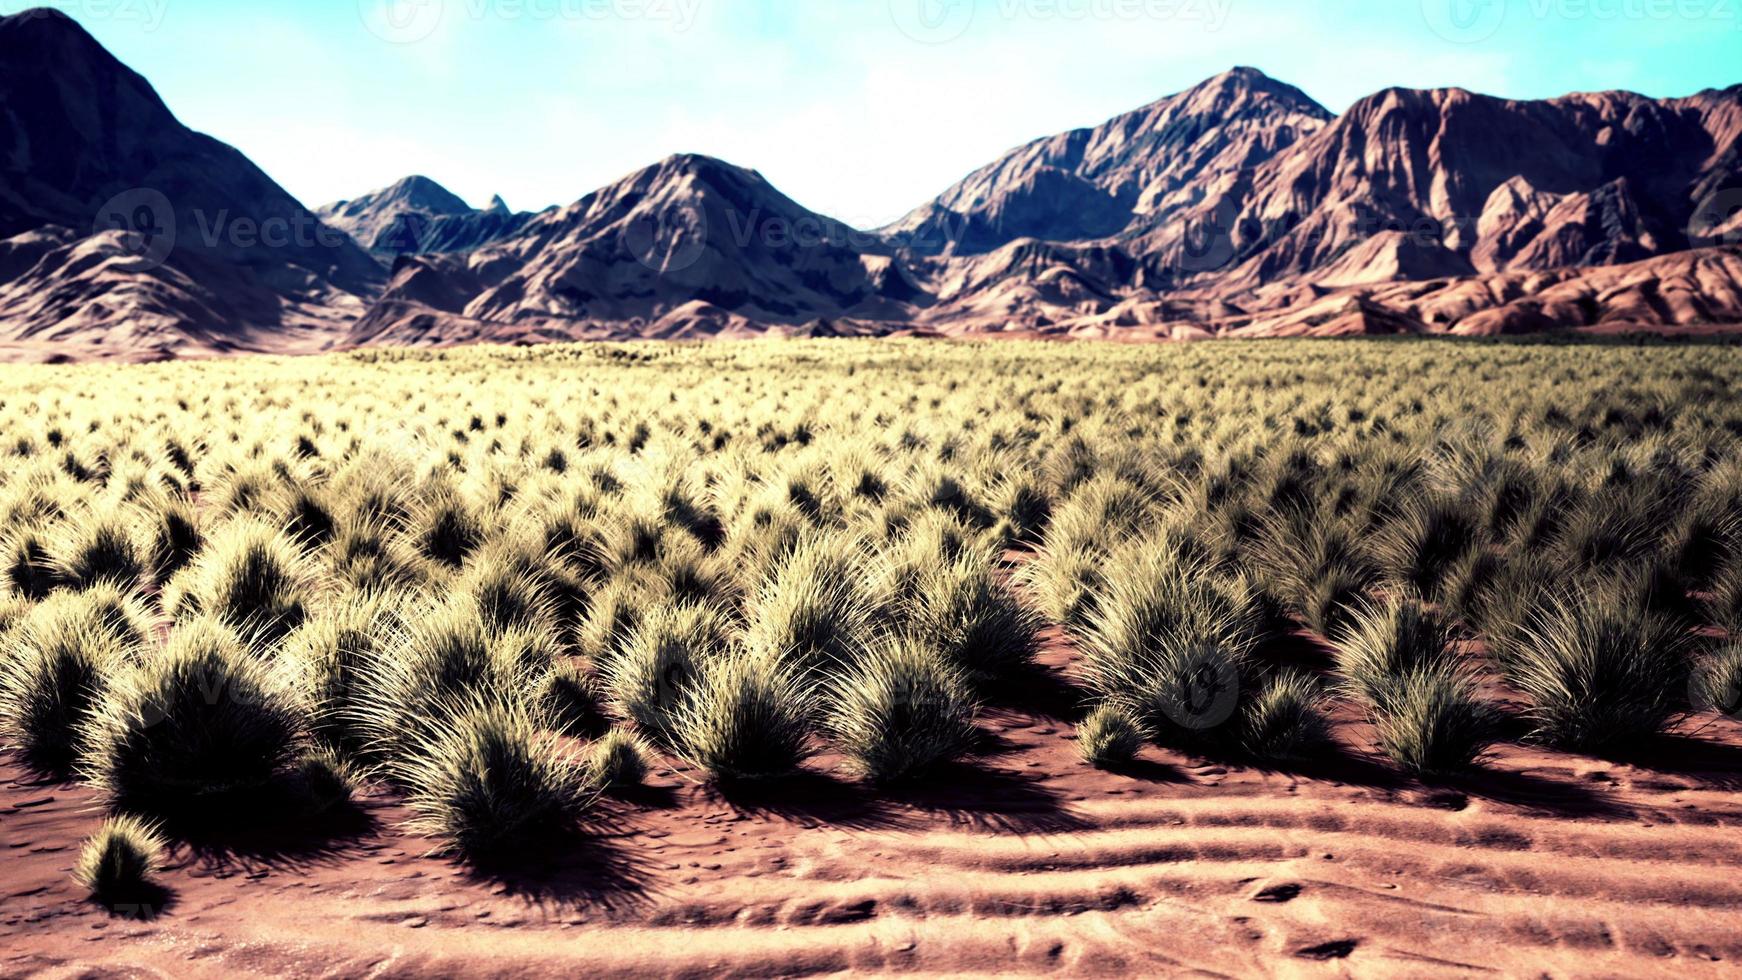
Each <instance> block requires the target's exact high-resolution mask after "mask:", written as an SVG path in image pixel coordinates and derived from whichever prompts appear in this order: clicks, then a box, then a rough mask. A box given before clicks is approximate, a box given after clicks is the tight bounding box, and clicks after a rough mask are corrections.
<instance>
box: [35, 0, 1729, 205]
mask: <svg viewBox="0 0 1742 980" xmlns="http://www.w3.org/2000/svg"><path fill="white" fill-rule="evenodd" d="M41 5H43V4H42V3H41V2H40V0H39V2H37V3H34V4H27V3H19V2H17V0H0V10H4V11H5V12H8V13H11V12H15V11H18V10H21V9H24V8H25V7H27V6H41ZM48 5H50V6H55V7H58V8H59V9H61V10H64V11H65V12H67V13H68V14H71V15H72V16H73V17H74V18H76V19H77V20H79V21H80V22H81V23H82V24H84V25H85V27H86V28H87V29H88V30H90V31H91V32H92V33H93V34H94V35H95V36H96V37H97V39H98V40H99V41H101V42H102V43H103V44H104V45H105V46H107V47H108V48H109V50H110V51H112V52H113V53H114V54H115V55H116V56H117V57H119V58H120V59H121V60H122V61H124V62H126V63H127V64H128V65H130V66H131V67H132V68H134V69H135V70H137V71H139V72H140V73H142V74H143V75H145V77H146V78H147V79H149V80H150V81H151V82H152V83H153V84H154V85H155V86H156V87H157V90H158V92H159V93H160V94H161V95H162V96H163V98H164V100H165V101H166V102H167V103H168V104H169V106H170V108H171V109H173V110H174V111H175V113H176V114H177V115H178V116H179V117H180V118H181V120H182V121H183V122H185V123H186V124H188V125H189V126H192V127H193V128H195V129H198V130H201V131H203V132H206V133H209V134H211V135H213V136H216V137H218V138H219V139H222V140H224V141H226V142H228V143H231V144H232V145H234V146H236V147H237V148H239V149H240V150H242V151H243V152H244V153H246V154H247V155H248V156H249V157H250V158H252V159H253V160H254V162H255V163H257V164H259V165H260V166H261V167H262V168H263V169H265V170H266V171H267V173H269V174H271V175H272V177H273V178H274V179H276V180H277V181H278V182H279V183H280V184H282V185H284V187H285V188H286V189H288V190H289V191H290V192H291V193H292V194H293V195H295V196H296V197H298V198H299V199H300V200H302V201H303V202H304V203H305V204H308V205H311V206H313V205H318V204H324V203H327V202H329V201H333V200H338V199H341V198H347V197H354V196H356V195H358V194H361V193H363V192H365V191H368V190H371V189H374V188H377V187H381V186H385V185H387V184H390V183H392V182H393V181H395V180H397V179H399V178H401V177H404V176H406V175H408V174H413V173H418V174H423V175H425V176H428V177H431V178H433V179H434V180H436V181H437V182H439V183H441V184H443V185H444V186H446V187H448V188H449V189H450V190H452V191H454V192H455V193H457V194H459V195H460V196H461V197H463V198H465V199H467V200H468V201H470V202H471V203H472V204H474V205H477V206H482V205H483V204H484V203H486V202H487V201H488V200H489V199H490V196H491V195H492V194H498V193H499V194H501V195H502V196H503V197H504V198H506V199H507V201H508V203H509V204H510V205H512V206H514V207H516V208H522V209H528V210H536V209H539V208H542V207H545V206H548V205H552V204H567V203H570V202H572V201H574V200H576V199H578V198H580V197H581V196H583V195H584V194H586V193H587V192H589V191H591V190H593V189H595V188H597V187H600V186H603V185H605V184H608V183H610V182H611V181H613V180H616V179H618V178H620V177H622V176H624V175H626V174H628V173H631V172H633V171H635V170H637V169H639V168H641V167H643V166H646V165H648V164H650V163H653V162H655V161H657V160H659V159H661V158H663V157H665V156H668V155H670V154H672V153H677V152H694V153H705V154H709V155H712V156H717V157H721V158H723V159H726V160H728V161H730V162H732V163H736V164H739V165H741V166H746V167H752V168H755V169H757V170H759V171H761V172H762V174H763V175H764V176H765V177H767V178H768V179H769V181H771V182H772V183H773V184H774V185H775V186H776V187H778V188H779V189H780V190H782V191H783V192H785V193H786V194H787V195H789V196H790V197H792V198H794V199H795V200H797V201H798V202H799V203H800V204H803V205H805V206H806V207H809V208H811V209H813V210H816V211H820V212H822V213H825V214H828V215H831V216H833V217H836V218H839V219H841V220H844V221H847V222H848V223H850V224H854V225H857V226H860V227H875V226H878V225H881V224H884V223H886V222H889V221H891V220H894V219H895V218H897V217H899V216H900V215H902V214H903V213H905V212H906V211H908V210H909V209H911V208H913V207H915V206H917V205H919V204H920V203H922V202H924V201H926V200H929V199H930V198H932V197H934V196H935V195H936V194H937V193H938V192H940V191H942V190H943V189H944V188H945V187H947V186H948V185H950V184H951V183H953V182H954V181H956V180H957V179H959V178H960V177H962V176H963V175H965V174H966V173H968V172H969V171H971V170H973V169H975V168H976V167H978V166H980V165H982V164H984V163H986V162H987V161H989V160H991V159H993V158H994V157H996V156H997V155H999V154H1000V153H1002V152H1004V151H1005V150H1007V149H1009V148H1010V147H1012V146H1015V145H1018V144H1020V143H1022V142H1025V141H1027V140H1030V139H1033V138H1036V137H1040V136H1046V135H1050V134H1052V133H1056V132H1061V131H1064V130H1067V129H1072V128H1076V127H1079V126H1090V125H1094V124H1096V123H1099V122H1101V121H1102V120H1104V119H1106V118H1108V117H1110V116H1113V115H1116V114H1118V113H1120V112H1123V111H1125V110H1128V109H1132V108H1135V107H1137V106H1140V105H1143V104H1146V103H1148V102H1151V101H1153V100H1155V99H1157V98H1160V97H1162V96H1164V95H1167V94H1170V93H1173V92H1177V91H1179V90H1181V89H1185V88H1188V87H1190V86H1192V85H1194V84H1196V83H1197V82H1200V81H1202V80H1203V79H1205V78H1207V77H1209V76H1211V75H1214V74H1217V73H1219V72H1221V71H1225V70H1226V69H1228V68H1230V67H1233V66H1235V65H1250V66H1253V67H1256V68H1259V69H1261V70H1263V71H1264V72H1266V73H1267V74H1269V75H1271V76H1272V77H1274V78H1278V79H1281V80H1283V81H1286V82H1289V83H1291V84H1293V85H1296V86H1298V87H1300V88H1301V89H1302V90H1304V91H1305V92H1306V93H1307V94H1308V95H1311V96H1312V97H1314V98H1315V99H1317V100H1318V101H1320V102H1321V103H1323V104H1324V105H1325V106H1326V107H1327V108H1329V109H1331V110H1333V111H1337V112H1340V111H1342V110H1343V109H1345V108H1347V107H1348V105H1349V104H1350V103H1352V102H1353V101H1355V100H1356V99H1359V98H1360V97H1362V96H1364V95H1368V94H1371V93H1373V92H1375V91H1378V90H1380V89H1383V88H1386V87H1390V86H1394V85H1401V86H1408V87H1440V86H1460V87H1463V88H1467V89H1472V90H1475V91H1478V92H1486V93H1490V94H1495V95H1503V96H1509V97H1515V98H1543V97H1550V96H1555V95H1561V94H1564V93H1566V92H1571V91H1590V90H1602V89H1617V88H1620V89H1630V90H1633V91H1638V92H1643V93H1645V94H1648V95H1652V96H1660V97H1663V96H1680V95H1688V94H1691V93H1693V92H1697V91H1699V90H1701V89H1704V88H1709V87H1720V88H1721V87H1726V86H1729V85H1733V84H1737V83H1739V82H1742V0H1297V2H1283V0H246V2H237V0H50V2H49V4H48Z"/></svg>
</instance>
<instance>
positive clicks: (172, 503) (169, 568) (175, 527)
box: [143, 499, 205, 582]
mask: <svg viewBox="0 0 1742 980" xmlns="http://www.w3.org/2000/svg"><path fill="white" fill-rule="evenodd" d="M144 520H145V522H146V524H145V528H144V531H143V538H144V554H145V563H146V566H147V567H148V568H149V569H150V571H151V575H152V577H153V578H155V579H156V580H157V581H159V582H167V581H169V580H170V579H171V578H172V577H173V576H174V575H175V574H176V573H177V572H180V571H181V570H182V569H183V568H186V567H187V565H188V563H189V562H191V561H193V560H194V556H195V555H197V554H199V552H200V549H201V548H202V547H204V545H205V535H204V534H202V533H201V531H200V519H199V514H198V513H197V512H196V511H195V510H194V507H193V505H192V504H190V503H188V502H187V501H185V500H181V499H170V500H166V501H163V502H162V503H160V504H158V505H156V506H154V507H151V508H149V509H148V510H146V511H145V517H144Z"/></svg>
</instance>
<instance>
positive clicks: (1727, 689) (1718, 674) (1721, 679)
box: [1693, 640, 1742, 719]
mask: <svg viewBox="0 0 1742 980" xmlns="http://www.w3.org/2000/svg"><path fill="white" fill-rule="evenodd" d="M1693 705H1694V707H1695V708H1696V709H1698V710H1701V711H1716V712H1718V713H1719V714H1724V715H1729V716H1731V717H1732V718H1739V719H1742V641H1734V640H1733V641H1731V642H1729V643H1727V644H1725V645H1724V646H1722V647H1720V648H1718V649H1717V650H1715V651H1713V652H1712V653H1711V654H1710V655H1709V656H1707V657H1706V658H1705V661H1704V662H1703V663H1702V664H1701V665H1700V669H1699V671H1698V673H1697V674H1696V676H1695V683H1694V696H1693Z"/></svg>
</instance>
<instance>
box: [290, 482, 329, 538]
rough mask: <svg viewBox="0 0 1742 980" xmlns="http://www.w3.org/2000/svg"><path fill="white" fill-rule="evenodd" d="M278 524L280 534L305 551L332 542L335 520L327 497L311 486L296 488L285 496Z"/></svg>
mask: <svg viewBox="0 0 1742 980" xmlns="http://www.w3.org/2000/svg"><path fill="white" fill-rule="evenodd" d="M280 516H281V521H282V523H283V526H284V533H285V534H286V535H287V536H288V537H289V538H290V539H291V540H292V541H295V542H296V543H298V544H300V545H302V546H303V547H305V548H316V547H319V546H321V545H324V544H326V543H327V542H329V541H331V540H332V539H333V535H334V534H335V533H336V532H337V531H338V529H339V519H338V518H337V517H335V516H334V514H333V506H332V504H331V503H330V502H329V501H328V499H327V496H326V495H325V494H324V493H322V492H321V491H319V490H316V489H315V488H313V487H306V486H300V485H299V486H296V487H293V488H291V490H290V492H289V493H288V494H287V495H286V498H285V502H284V505H283V508H282V513H281V515H280Z"/></svg>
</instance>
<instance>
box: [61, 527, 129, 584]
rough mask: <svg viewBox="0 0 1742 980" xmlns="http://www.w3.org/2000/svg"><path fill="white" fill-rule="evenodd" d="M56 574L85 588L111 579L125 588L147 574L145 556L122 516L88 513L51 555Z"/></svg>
mask: <svg viewBox="0 0 1742 980" xmlns="http://www.w3.org/2000/svg"><path fill="white" fill-rule="evenodd" d="M51 562H52V563H53V568H54V576H55V578H56V579H57V580H58V581H59V582H60V583H62V584H64V585H66V586H68V587H70V588H74V589H84V588H90V587H91V586H94V585H97V584H99V583H108V584H110V585H115V586H119V587H121V588H124V589H131V588H133V587H134V586H136V585H138V583H139V582H140V580H141V579H143V578H144V577H145V567H146V562H145V556H144V554H143V553H142V552H141V551H140V548H139V546H138V544H137V543H135V541H134V540H133V532H132V531H131V530H129V529H128V527H127V526H126V525H125V524H123V523H122V521H121V519H120V518H119V517H114V516H101V515H95V514H92V515H87V516H86V517H85V518H84V519H83V520H81V521H79V522H77V523H76V524H75V525H74V526H73V527H72V528H71V529H70V530H69V531H68V532H67V534H66V535H65V537H64V539H63V540H62V541H61V542H60V543H59V547H57V548H56V550H55V553H54V556H53V557H52V558H51Z"/></svg>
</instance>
